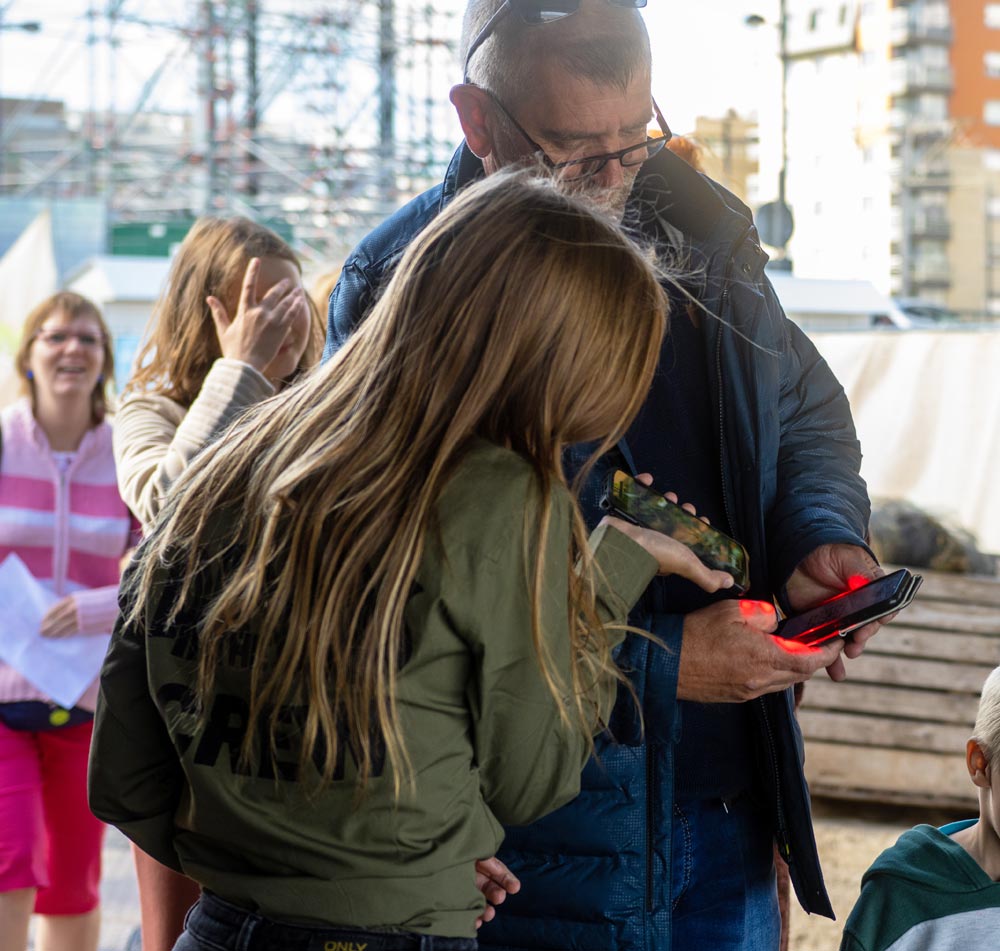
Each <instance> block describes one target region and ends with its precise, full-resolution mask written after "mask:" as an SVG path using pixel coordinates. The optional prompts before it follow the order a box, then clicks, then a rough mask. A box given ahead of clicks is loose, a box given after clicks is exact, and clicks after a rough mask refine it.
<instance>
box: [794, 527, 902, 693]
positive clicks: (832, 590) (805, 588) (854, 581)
mask: <svg viewBox="0 0 1000 951" xmlns="http://www.w3.org/2000/svg"><path fill="white" fill-rule="evenodd" d="M884 574H885V572H884V571H883V570H882V569H881V568H880V567H879V566H878V565H877V564H875V561H874V560H873V559H872V556H871V555H869V554H868V552H866V551H865V550H864V549H863V548H859V547H858V546H857V545H842V544H841V545H821V546H820V547H819V548H817V549H816V550H815V551H814V552H812V553H811V554H809V555H807V556H806V557H805V558H803V559H802V561H801V562H800V563H799V566H798V568H796V569H795V571H793V572H792V576H791V577H790V578H789V579H788V583H787V584H786V585H785V593H786V596H787V598H788V605H789V607H791V609H792V610H793V611H795V612H800V611H805V610H807V609H808V608H811V607H815V606H816V605H817V604H822V602H824V601H829V600H830V598H833V597H836V596H837V595H838V594H843V592H845V591H849V590H851V589H853V588H859V587H861V585H864V584H867V583H868V582H869V581H874V580H875V579H876V578H881V577H882V576H883V575H884ZM884 620H885V622H889V621H891V620H892V618H891V617H888V618H885V619H884ZM881 626H882V622H880V621H872V623H871V624H866V625H865V626H864V627H862V628H859V629H858V630H856V631H854V632H853V633H852V634H851V636H850V638H849V639H848V641H847V644H846V645H845V647H844V653H845V654H846V655H847V656H848V657H850V658H851V659H853V658H855V657H859V656H860V655H861V652H862V651H863V650H864V649H865V644H866V643H867V642H868V640H869V639H870V638H871V637H872V636H874V634H875V633H876V632H877V631H878V629H879V628H880V627H881ZM827 673H828V674H829V675H830V678H831V679H832V680H843V679H844V678H845V677H846V676H847V671H845V670H844V662H843V660H842V659H841V658H840V657H838V658H837V659H836V661H834V663H833V664H831V666H830V667H829V668H828V669H827Z"/></svg>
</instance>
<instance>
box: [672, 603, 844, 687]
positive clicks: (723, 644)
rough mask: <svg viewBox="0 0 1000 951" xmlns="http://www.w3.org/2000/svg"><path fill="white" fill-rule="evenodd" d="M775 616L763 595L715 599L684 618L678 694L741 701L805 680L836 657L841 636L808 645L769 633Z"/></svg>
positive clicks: (774, 622) (838, 654)
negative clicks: (759, 598) (758, 598)
mask: <svg viewBox="0 0 1000 951" xmlns="http://www.w3.org/2000/svg"><path fill="white" fill-rule="evenodd" d="M777 623H778V618H777V614H776V613H775V610H774V608H773V607H772V606H771V605H770V604H767V603H766V602H763V601H719V602H717V603H715V604H710V605H709V606H708V607H706V608H701V609H700V610H698V611H692V612H691V613H690V614H688V615H687V616H686V617H685V618H684V637H683V641H682V644H681V664H680V671H679V673H678V677H677V697H678V699H680V700H697V701H699V702H701V703H739V702H742V701H745V700H753V699H754V698H756V697H760V696H762V695H763V694H765V693H775V692H776V691H779V690H785V689H786V688H788V687H791V686H792V685H793V684H796V683H799V682H800V681H803V680H808V679H809V678H810V677H812V675H813V674H814V673H816V671H817V670H822V669H823V668H824V667H829V666H830V665H831V664H833V663H834V662H835V661H836V660H838V659H839V656H840V652H841V650H842V648H843V644H842V642H841V639H840V638H836V639H835V640H834V641H831V642H827V643H826V644H822V645H820V646H819V647H810V646H806V645H804V644H796V643H794V642H792V641H783V640H779V639H777V638H775V637H772V635H771V631H773V630H774V629H775V627H777Z"/></svg>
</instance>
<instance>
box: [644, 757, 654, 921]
mask: <svg viewBox="0 0 1000 951" xmlns="http://www.w3.org/2000/svg"><path fill="white" fill-rule="evenodd" d="M655 766H656V757H655V756H654V751H653V741H652V740H651V739H647V741H646V911H647V913H649V914H652V912H653V826H654V824H655V822H656V809H655V806H656V803H655V801H654V791H655V787H656V783H655V781H654V779H653V770H654V767H655Z"/></svg>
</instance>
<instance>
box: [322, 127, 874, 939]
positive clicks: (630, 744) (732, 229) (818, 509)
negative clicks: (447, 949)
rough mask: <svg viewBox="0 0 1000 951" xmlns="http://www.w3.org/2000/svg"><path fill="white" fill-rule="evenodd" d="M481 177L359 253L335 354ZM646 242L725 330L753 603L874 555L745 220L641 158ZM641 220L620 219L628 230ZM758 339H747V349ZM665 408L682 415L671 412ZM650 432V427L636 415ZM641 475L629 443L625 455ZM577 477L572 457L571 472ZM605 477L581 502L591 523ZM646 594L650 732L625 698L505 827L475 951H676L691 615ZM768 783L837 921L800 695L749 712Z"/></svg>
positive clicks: (842, 447) (830, 388)
mask: <svg viewBox="0 0 1000 951" xmlns="http://www.w3.org/2000/svg"><path fill="white" fill-rule="evenodd" d="M481 174H482V167H481V165H480V163H479V161H478V159H476V158H475V156H474V155H472V153H471V152H469V150H468V149H467V148H465V147H464V146H463V148H461V149H459V151H458V152H457V153H456V155H455V158H454V159H453V160H452V163H451V166H450V167H449V169H448V173H447V175H446V177H445V180H444V182H443V183H442V184H441V185H439V186H437V187H436V188H433V189H431V190H430V191H428V192H426V193H424V194H423V195H421V196H419V197H418V198H416V199H414V200H413V201H412V202H410V203H409V204H408V205H406V206H405V207H404V208H402V209H401V210H400V211H399V212H397V213H396V214H395V215H393V216H392V217H390V218H389V219H387V220H386V221H385V222H383V223H382V224H381V225H380V226H379V227H378V228H376V229H375V230H374V231H373V232H372V233H371V234H370V235H369V236H368V237H367V238H366V239H365V240H364V241H362V243H361V244H360V245H359V246H358V247H357V248H356V249H355V251H354V252H353V253H352V254H351V256H350V258H349V259H348V261H347V262H346V264H345V266H344V270H343V272H342V274H341V278H340V281H339V283H338V284H337V286H336V287H335V288H334V291H333V293H332V295H331V298H330V312H329V336H328V338H327V351H326V355H327V356H329V355H330V354H331V353H333V352H334V351H335V350H336V349H337V348H338V347H339V346H340V344H341V343H342V342H343V341H344V340H345V339H346V337H347V335H348V334H349V333H350V331H351V330H352V329H353V328H354V327H355V326H356V325H357V323H358V322H359V321H360V320H361V319H362V317H363V316H364V315H365V314H366V313H367V311H368V310H369V309H370V307H371V305H372V303H373V301H374V295H375V294H376V292H377V291H378V289H379V287H380V286H381V285H382V283H383V282H384V281H385V280H386V278H387V276H388V274H389V273H391V269H392V268H393V266H394V265H395V263H396V261H398V259H399V256H400V254H401V253H402V251H403V249H404V248H405V247H406V245H407V244H408V242H409V241H410V240H411V239H412V238H413V237H414V236H415V235H416V233H417V232H418V231H419V230H420V229H421V227H422V226H423V225H424V224H426V223H427V222H428V221H429V220H430V219H431V218H432V217H433V216H434V215H435V214H437V212H438V211H439V210H440V209H441V208H442V207H443V206H444V205H445V204H446V203H447V202H448V201H449V200H450V199H451V198H452V197H453V196H454V194H455V192H456V190H457V189H458V188H460V187H461V186H462V185H464V184H465V183H467V182H468V181H471V180H472V179H473V178H475V177H477V176H478V175H481ZM629 207H630V211H632V212H634V217H636V218H637V220H638V224H637V227H638V230H639V231H640V232H641V233H642V235H643V237H644V238H646V239H652V240H653V241H656V242H659V243H660V244H661V245H662V246H663V247H664V248H667V247H668V246H676V244H677V235H678V234H679V235H680V236H681V244H682V246H683V247H684V249H685V252H686V255H687V262H688V264H689V265H690V271H691V273H694V274H696V275H697V277H696V279H695V283H694V284H693V286H692V288H691V289H692V291H693V292H694V293H695V294H696V296H697V297H698V298H699V300H700V301H701V302H702V303H703V304H704V305H705V307H706V308H707V309H708V310H709V311H710V312H712V313H714V314H717V315H719V316H720V317H721V318H722V321H721V322H720V321H716V320H712V319H707V320H702V321H701V325H702V327H703V330H704V333H705V334H707V336H708V339H707V350H706V352H707V353H708V355H709V364H710V365H709V368H708V370H709V374H708V379H709V380H710V381H711V382H712V385H711V392H710V393H708V394H706V398H708V399H711V400H712V402H713V409H714V418H715V419H716V421H717V431H716V437H717V439H718V446H719V465H720V467H721V473H722V484H723V495H724V501H725V507H726V514H727V516H728V521H729V523H730V527H731V528H732V530H733V532H734V533H735V535H736V537H738V538H739V539H740V540H741V541H742V542H743V543H744V545H745V546H746V547H747V549H748V551H749V552H750V565H751V575H752V577H751V582H752V586H751V594H752V595H754V596H756V597H760V598H765V599H769V598H771V597H773V595H774V593H775V592H779V591H780V590H781V587H782V585H783V584H784V582H785V580H787V578H788V576H789V575H790V574H791V572H792V570H793V569H794V567H795V566H796V565H797V564H798V563H799V561H801V559H802V558H803V557H805V556H806V555H807V554H808V553H809V552H811V551H812V550H813V549H815V548H817V547H818V546H820V545H823V544H827V543H831V542H846V543H849V544H856V545H863V544H864V541H863V539H864V537H865V535H866V533H867V523H868V515H869V503H868V497H867V493H866V490H865V485H864V482H863V481H862V479H861V478H860V476H859V468H860V462H861V453H860V447H859V445H858V442H857V438H856V436H855V431H854V425H853V423H852V420H851V415H850V409H849V406H848V403H847V400H846V397H845V395H844V392H843V389H842V388H841V386H840V385H839V383H838V382H837V380H836V379H835V378H834V376H833V374H832V373H831V371H830V369H829V368H828V367H827V365H826V363H825V362H824V361H823V360H822V358H821V357H820V356H819V354H818V353H817V351H816V349H815V348H814V347H813V345H812V344H811V343H810V342H809V340H808V339H807V338H806V337H805V336H804V334H802V332H801V331H800V330H799V329H798V328H797V327H796V326H795V325H794V324H792V323H791V322H790V321H788V320H787V319H786V318H785V316H784V314H783V313H782V310H781V307H780V305H779V303H778V301H777V298H776V297H775V294H774V291H773V289H772V288H771V285H770V283H769V282H768V280H767V278H766V277H765V276H764V272H763V269H764V264H765V262H766V260H767V256H766V254H765V253H764V252H763V251H762V250H761V248H760V245H759V244H758V242H757V236H756V231H755V229H754V227H753V223H752V220H751V216H750V212H749V210H748V209H746V208H745V207H744V206H743V205H742V204H740V203H739V202H738V201H737V200H736V199H735V198H734V197H733V196H731V195H730V194H729V193H727V192H725V191H724V190H723V189H721V188H720V187H719V186H717V185H715V184H714V183H712V182H710V181H709V180H708V179H706V178H705V177H703V176H701V175H699V174H698V173H696V172H694V171H693V170H692V169H691V168H689V167H688V166H687V165H686V164H685V163H684V162H683V161H681V160H680V159H678V158H677V157H676V156H674V155H673V154H672V153H671V152H669V151H664V152H662V153H660V155H658V156H656V157H654V158H653V159H651V160H650V161H649V162H647V163H646V164H645V165H644V166H643V167H642V170H641V171H640V175H639V178H638V179H637V181H636V185H635V188H634V190H633V193H632V198H631V199H630V206H629ZM630 217H633V216H630V215H627V216H626V218H627V220H628V219H629V218H630ZM751 341H752V342H751ZM670 411H671V412H683V409H682V408H679V407H677V406H676V405H672V406H671V407H670ZM642 418H643V420H645V425H651V422H650V421H651V420H653V419H654V418H655V417H653V416H652V414H643V417H642ZM620 451H621V454H622V457H623V458H620V459H618V460H610V461H609V465H610V464H613V463H614V462H616V461H617V462H618V463H619V464H620V463H621V462H622V461H624V463H625V464H626V465H628V464H629V462H630V454H629V453H628V447H627V444H626V443H625V442H624V441H623V444H622V445H621V447H620ZM570 464H571V465H572V460H570ZM600 476H601V473H600V471H598V472H595V475H594V477H593V478H592V479H591V482H590V484H589V485H588V487H586V488H585V491H584V493H583V497H582V499H581V501H582V503H583V506H584V509H585V511H586V512H587V513H588V514H596V505H595V503H596V494H597V492H598V485H599V480H600ZM661 600H662V599H660V598H659V597H658V590H657V583H656V582H654V584H653V585H652V586H651V587H650V589H649V591H648V592H647V595H646V597H645V598H644V601H643V602H642V603H641V604H640V606H639V608H638V609H637V612H636V614H635V615H634V616H633V621H634V622H635V623H636V624H637V625H638V626H640V627H643V628H645V629H647V630H651V631H652V632H653V633H654V634H656V635H657V636H658V637H659V638H660V639H661V640H662V641H663V642H664V643H665V644H666V645H667V647H668V648H670V650H669V651H664V650H663V649H661V648H659V647H654V646H651V645H650V643H649V642H648V641H647V640H644V639H642V638H637V637H630V638H629V639H627V640H626V642H625V644H624V645H623V647H622V649H621V654H620V655H619V658H618V659H619V663H620V664H621V665H622V666H623V667H624V668H626V669H628V670H629V671H630V677H631V680H632V683H633V685H634V687H635V689H636V692H637V694H638V697H639V699H640V703H641V708H642V714H643V720H644V723H645V732H644V733H643V731H642V730H641V729H640V726H639V719H638V716H637V714H636V712H635V709H634V706H633V704H632V703H631V701H630V700H627V699H626V698H624V696H623V698H621V699H620V701H619V704H618V707H617V709H616V712H615V715H614V717H613V718H612V723H611V731H610V732H611V734H612V735H613V739H612V738H611V737H604V738H602V739H600V740H599V741H598V757H597V759H593V760H591V762H590V763H589V764H588V766H587V767H586V770H585V772H584V776H583V786H582V792H581V794H580V796H579V797H578V798H577V799H576V800H575V801H574V802H572V803H570V804H569V805H567V806H564V807H563V808H562V809H560V810H558V811H557V812H555V813H552V814H551V815H549V816H547V817H546V818H545V819H542V820H541V821H540V822H537V823H534V824H533V825H531V826H528V827H525V828H519V829H509V830H508V836H507V839H506V841H505V843H504V848H503V851H502V852H501V853H500V855H501V858H503V859H504V861H506V862H507V863H508V864H509V865H510V866H511V868H512V869H513V870H514V871H515V872H516V873H517V874H518V875H519V877H520V878H521V881H522V889H521V891H520V893H519V894H518V895H515V896H511V897H509V898H508V899H507V901H506V902H505V904H504V905H503V906H502V908H501V909H500V910H499V913H498V915H497V917H496V919H495V920H494V921H493V922H492V923H491V924H489V925H486V926H484V927H483V929H482V931H481V933H480V942H481V944H482V945H483V946H484V947H488V948H499V949H533V951H541V949H551V951H570V949H572V951H609V949H623V951H666V949H669V948H670V895H671V887H670V861H669V856H670V851H671V842H670V837H671V810H670V803H671V801H672V796H673V748H674V744H675V743H676V741H677V739H678V737H679V731H680V722H679V715H678V712H677V705H676V687H677V666H678V660H679V656H680V642H681V630H682V625H683V617H682V616H680V615H673V614H670V613H669V605H666V604H663V603H661ZM752 717H753V722H754V723H755V725H756V730H755V734H756V749H755V756H756V760H755V761H756V763H757V764H758V771H759V780H760V783H761V785H762V787H763V788H764V789H765V790H766V791H767V793H768V794H769V799H770V803H771V811H772V816H773V825H774V834H775V837H776V840H777V842H778V845H779V848H780V849H781V851H782V853H783V854H784V855H785V856H786V858H787V859H788V862H789V867H790V870H791V875H792V882H793V884H794V887H795V891H796V894H797V896H798V898H799V901H800V902H801V904H802V906H803V907H804V908H805V909H806V910H807V911H810V912H812V913H816V914H820V915H826V916H828V917H831V918H832V917H833V911H832V908H831V906H830V902H829V899H828V897H827V893H826V889H825V886H824V884H823V877H822V872H821V869H820V865H819V859H818V855H817V852H816V844H815V839H814V836H813V831H812V823H811V819H810V807H809V792H808V789H807V787H806V783H805V778H804V774H803V771H802V739H801V734H800V732H799V730H798V726H797V724H796V722H795V718H794V715H793V712H792V698H791V691H788V692H785V693H779V694H771V695H769V696H767V697H764V698H761V699H760V700H757V701H754V702H753V704H752Z"/></svg>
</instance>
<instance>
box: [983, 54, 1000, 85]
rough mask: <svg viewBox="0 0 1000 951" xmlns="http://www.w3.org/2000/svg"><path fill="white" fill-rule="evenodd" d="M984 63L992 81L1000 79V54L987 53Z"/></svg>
mask: <svg viewBox="0 0 1000 951" xmlns="http://www.w3.org/2000/svg"><path fill="white" fill-rule="evenodd" d="M983 63H984V65H985V66H986V75H987V76H989V77H990V79H1000V53H993V52H990V53H986V54H985V55H984V56H983Z"/></svg>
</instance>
